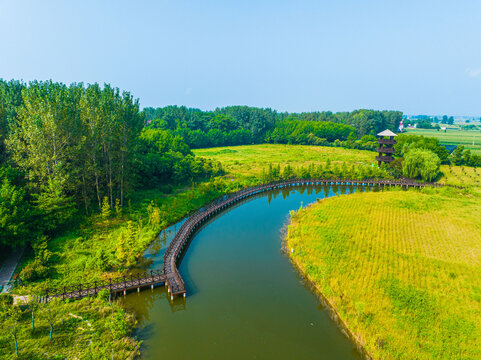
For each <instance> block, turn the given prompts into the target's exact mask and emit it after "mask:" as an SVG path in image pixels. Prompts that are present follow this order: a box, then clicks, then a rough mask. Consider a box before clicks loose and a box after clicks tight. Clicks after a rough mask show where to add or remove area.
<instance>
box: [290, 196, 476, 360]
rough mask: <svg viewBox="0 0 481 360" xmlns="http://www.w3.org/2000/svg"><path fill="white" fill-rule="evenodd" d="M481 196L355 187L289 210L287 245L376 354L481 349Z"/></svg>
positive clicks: (439, 355)
mask: <svg viewBox="0 0 481 360" xmlns="http://www.w3.org/2000/svg"><path fill="white" fill-rule="evenodd" d="M480 212H481V199H480V197H479V196H477V195H474V194H471V193H467V192H466V191H464V192H463V191H460V190H457V189H453V188H445V189H441V190H434V189H426V190H425V191H422V192H421V191H414V190H411V191H385V192H381V193H357V194H352V195H348V196H341V197H336V198H330V199H326V200H322V201H320V202H318V203H316V204H313V205H312V206H310V207H308V208H305V209H302V210H300V211H299V212H298V213H297V214H293V216H292V222H291V224H290V226H289V228H288V235H287V247H288V249H292V250H291V251H290V252H292V253H291V255H292V257H293V259H294V260H295V261H296V262H297V263H298V264H299V265H300V267H301V269H302V270H303V271H304V272H305V273H307V274H308V275H309V277H310V278H311V280H312V281H313V282H314V283H315V284H316V286H317V288H318V289H319V291H320V292H321V293H322V294H324V295H325V296H326V298H327V299H328V301H329V302H330V303H331V304H332V305H333V307H334V308H335V309H336V310H337V312H338V313H339V315H340V317H341V319H342V320H343V322H344V323H345V324H346V326H347V327H348V328H349V329H350V330H351V331H352V333H353V334H354V335H355V337H356V338H357V340H358V341H359V342H360V343H361V344H362V345H363V346H364V347H365V348H366V349H367V351H368V352H369V353H370V354H371V355H372V356H373V358H375V359H406V360H408V359H409V360H410V359H426V360H427V359H449V360H452V359H464V360H467V359H473V360H474V359H480V358H481V343H480V342H479V339H480V338H481V285H480V282H479V279H481V218H480V217H479V214H480Z"/></svg>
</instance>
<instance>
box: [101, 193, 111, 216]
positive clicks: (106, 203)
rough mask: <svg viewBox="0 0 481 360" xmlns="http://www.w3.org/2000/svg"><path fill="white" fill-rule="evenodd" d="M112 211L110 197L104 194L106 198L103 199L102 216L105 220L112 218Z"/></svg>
mask: <svg viewBox="0 0 481 360" xmlns="http://www.w3.org/2000/svg"><path fill="white" fill-rule="evenodd" d="M111 213H112V211H111V210H110V203H109V198H108V197H107V196H104V199H103V201H102V218H103V219H104V220H107V219H108V218H110V215H111Z"/></svg>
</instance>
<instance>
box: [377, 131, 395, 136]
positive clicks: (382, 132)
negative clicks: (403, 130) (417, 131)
mask: <svg viewBox="0 0 481 360" xmlns="http://www.w3.org/2000/svg"><path fill="white" fill-rule="evenodd" d="M377 136H397V135H396V134H395V133H393V132H392V131H391V130H384V131H381V132H380V133H379V134H377Z"/></svg>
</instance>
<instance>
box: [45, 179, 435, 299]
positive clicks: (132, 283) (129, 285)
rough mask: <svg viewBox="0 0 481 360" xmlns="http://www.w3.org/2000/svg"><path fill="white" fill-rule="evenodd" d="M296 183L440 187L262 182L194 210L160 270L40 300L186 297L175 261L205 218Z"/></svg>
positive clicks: (359, 182) (370, 182)
mask: <svg viewBox="0 0 481 360" xmlns="http://www.w3.org/2000/svg"><path fill="white" fill-rule="evenodd" d="M299 185H341V186H342V185H344V186H346V185H348V186H349V185H351V186H365V187H369V186H381V187H384V186H402V187H406V188H408V187H419V188H421V187H426V186H433V187H442V186H443V185H441V184H435V183H419V182H415V181H410V180H346V179H331V180H326V179H296V180H282V181H274V182H271V183H268V184H262V185H258V186H254V187H250V188H247V189H243V190H240V191H238V192H236V193H232V194H229V195H225V196H223V197H221V198H219V199H217V200H215V201H213V202H211V203H210V204H208V205H206V206H204V207H202V208H201V209H199V210H197V211H196V212H194V213H193V214H192V215H191V216H190V217H189V218H188V219H187V220H186V221H185V222H184V223H183V224H182V226H181V227H180V228H179V231H178V232H177V233H176V234H175V236H174V238H173V239H172V242H171V243H170V244H169V246H168V248H167V250H166V252H165V254H164V263H163V268H162V270H149V271H145V272H143V273H140V274H136V275H129V276H124V277H121V278H117V279H113V280H108V281H94V282H90V283H84V284H78V285H73V286H68V287H64V288H60V289H46V294H45V295H46V296H45V297H42V298H41V301H42V302H48V301H49V300H50V299H52V298H54V297H57V298H62V299H79V298H82V297H86V296H90V295H96V294H97V293H98V292H99V291H100V290H103V289H108V290H109V291H110V293H116V292H123V293H124V294H125V293H126V291H127V290H130V289H137V291H140V289H141V288H142V287H147V286H149V287H152V288H153V287H154V285H158V284H165V285H166V286H167V289H168V291H169V293H170V296H171V299H172V300H173V299H174V296H178V295H182V296H184V297H185V296H186V289H185V284H184V281H183V280H182V276H181V275H180V273H179V270H178V269H177V265H178V263H179V262H180V261H181V259H182V254H183V252H184V250H185V249H186V248H187V247H188V245H189V240H190V238H191V237H192V236H193V235H194V233H195V232H196V231H197V230H199V228H200V227H201V226H203V225H204V224H205V223H206V222H207V221H209V220H210V219H211V218H212V217H214V216H215V215H216V214H218V213H220V212H222V211H224V210H225V209H226V208H228V207H230V206H232V205H234V204H237V203H239V202H240V201H243V200H245V199H247V198H249V197H251V196H254V195H256V194H259V193H262V192H265V191H270V190H276V189H283V188H288V187H292V186H299Z"/></svg>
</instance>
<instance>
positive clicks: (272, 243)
mask: <svg viewBox="0 0 481 360" xmlns="http://www.w3.org/2000/svg"><path fill="white" fill-rule="evenodd" d="M353 191H356V188H353V187H341V186H339V187H337V186H334V187H327V186H326V187H324V186H309V187H306V186H304V187H297V188H288V189H283V190H282V191H280V190H277V191H270V192H266V193H262V194H260V195H257V196H256V197H253V198H251V199H250V200H249V201H247V202H245V203H242V204H240V205H238V206H235V207H233V208H230V209H229V210H227V211H226V212H224V213H222V214H220V215H219V216H217V217H216V218H214V219H213V220H212V221H211V222H210V223H208V224H207V225H206V226H205V227H204V228H203V229H202V230H201V231H199V232H198V233H197V234H196V235H195V236H194V238H193V239H192V242H191V244H190V246H189V248H188V250H187V252H186V254H185V256H184V259H183V260H182V263H181V265H180V267H179V270H180V273H181V274H182V276H183V278H184V281H185V283H186V287H187V298H186V300H183V299H176V300H174V302H171V301H170V300H169V299H168V296H167V292H166V289H165V288H164V287H157V288H155V289H154V290H144V291H142V292H140V293H136V292H132V293H130V294H128V295H127V296H126V297H124V298H122V301H123V302H124V303H125V304H126V305H127V306H128V307H130V308H133V310H134V311H135V313H136V315H137V317H138V319H139V323H140V326H139V329H138V330H137V332H136V336H137V337H138V338H139V339H140V340H142V341H143V345H142V358H143V359H172V358H178V359H187V360H190V359H219V360H220V359H222V360H224V359H231V360H234V359H276V360H281V359H297V360H300V359H326V360H327V359H329V360H336V359H340V360H341V359H342V360H349V359H361V356H360V355H359V354H358V352H357V351H356V349H355V346H354V344H353V343H352V342H351V341H350V340H349V339H348V338H347V337H346V336H345V335H344V334H343V333H342V332H341V330H340V329H339V328H338V326H337V325H336V324H335V322H334V321H332V320H331V319H330V317H329V314H328V312H327V310H326V309H325V308H323V306H322V305H321V303H320V301H319V299H318V298H317V296H316V295H315V294H314V293H312V292H311V290H310V289H309V287H308V286H307V285H306V284H305V283H304V281H303V279H302V277H301V276H300V275H299V274H298V273H297V271H296V269H295V268H294V267H293V265H292V264H291V262H290V261H289V259H288V257H287V256H286V255H285V254H284V253H283V252H282V249H281V248H282V229H283V227H285V224H286V223H287V221H288V219H289V211H290V210H296V209H298V208H299V207H300V205H301V203H303V204H304V205H307V204H309V203H311V202H314V201H316V199H322V198H324V197H329V196H335V195H340V194H349V193H351V192H353ZM357 191H363V190H361V189H360V188H358V189H357ZM342 196H344V195H342ZM179 226H180V223H178V224H176V225H175V226H173V227H171V228H169V229H168V230H166V231H163V232H162V233H161V234H160V235H159V237H158V239H157V240H156V241H155V242H154V243H153V244H152V246H151V247H150V248H149V249H148V250H147V252H146V254H145V259H144V260H145V263H144V264H143V266H145V267H151V268H155V269H160V268H161V267H162V256H163V253H164V251H165V249H166V247H167V245H168V243H169V242H170V240H171V239H172V237H173V234H174V233H175V230H176V229H177V228H178V227H179Z"/></svg>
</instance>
